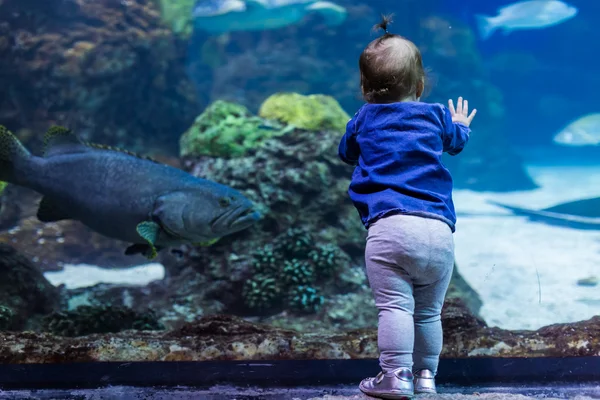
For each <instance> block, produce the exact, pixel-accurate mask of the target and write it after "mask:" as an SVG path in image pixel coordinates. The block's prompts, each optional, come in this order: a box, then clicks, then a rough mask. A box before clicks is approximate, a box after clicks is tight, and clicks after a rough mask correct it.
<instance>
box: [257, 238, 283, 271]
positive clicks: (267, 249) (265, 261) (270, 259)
mask: <svg viewBox="0 0 600 400" xmlns="http://www.w3.org/2000/svg"><path fill="white" fill-rule="evenodd" d="M252 258H253V263H252V268H253V270H254V272H255V273H256V274H263V273H264V274H275V273H276V272H277V271H278V270H279V268H280V267H281V264H283V257H282V256H281V254H280V253H278V252H276V251H275V250H274V249H273V246H271V245H265V246H263V247H262V248H260V249H258V250H257V251H256V252H254V254H253V255H252Z"/></svg>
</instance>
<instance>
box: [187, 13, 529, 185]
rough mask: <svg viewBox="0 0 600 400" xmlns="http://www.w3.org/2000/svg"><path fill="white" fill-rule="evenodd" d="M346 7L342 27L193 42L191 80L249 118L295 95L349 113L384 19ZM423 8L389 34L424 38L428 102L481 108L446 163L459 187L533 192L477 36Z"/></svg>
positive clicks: (315, 24) (309, 26) (312, 25)
mask: <svg viewBox="0 0 600 400" xmlns="http://www.w3.org/2000/svg"><path fill="white" fill-rule="evenodd" d="M344 6H346V7H347V9H348V17H347V21H346V22H345V24H344V25H343V27H340V28H339V29H337V30H336V29H332V28H327V27H325V26H324V25H323V24H322V23H320V22H319V21H318V20H311V19H309V20H308V21H306V22H305V23H304V24H301V25H298V26H296V25H294V26H290V27H286V28H283V29H279V30H277V31H274V32H261V33H260V34H257V33H249V32H233V33H229V34H228V35H227V37H226V38H219V39H217V38H211V37H208V38H205V39H204V41H200V42H199V43H197V44H196V45H195V47H197V50H198V51H197V52H196V53H194V54H196V55H197V57H195V58H194V57H192V60H191V61H190V63H191V66H190V70H191V71H192V76H195V77H196V79H195V81H196V84H197V85H198V87H200V88H201V89H200V90H201V91H202V92H204V93H210V95H209V96H208V99H209V101H210V102H215V101H217V100H225V101H228V102H232V103H236V104H239V105H243V106H245V107H246V108H247V109H248V110H249V111H250V112H251V113H259V110H260V108H261V107H263V105H262V104H263V103H264V102H265V101H266V99H267V98H269V97H270V96H271V95H272V94H274V93H277V92H296V93H302V94H308V93H321V94H324V95H328V96H332V97H334V98H335V99H336V100H337V101H338V102H339V103H340V104H341V105H342V107H343V108H344V109H345V110H346V111H347V112H348V113H350V114H352V113H354V111H355V110H357V109H358V107H360V105H361V104H362V100H361V98H360V88H359V82H360V79H359V71H358V65H357V64H358V56H359V54H360V51H362V48H363V46H365V45H366V44H367V43H368V41H370V40H372V39H373V36H372V35H369V32H370V29H371V27H372V24H373V23H374V22H376V21H377V20H378V18H379V14H378V13H376V12H375V11H374V9H373V8H372V7H369V6H368V5H367V4H359V5H357V4H344ZM433 10H434V8H432V12H434V11H433ZM418 11H419V14H420V15H419V17H421V19H420V20H418V19H415V22H414V23H410V24H401V23H400V22H399V23H398V24H392V26H391V28H390V30H391V31H392V32H394V33H396V32H397V33H401V34H403V35H405V36H408V37H409V38H419V40H418V42H417V45H418V46H419V48H420V49H421V52H422V55H423V60H424V63H425V67H426V68H427V69H428V77H427V84H426V96H424V98H423V101H427V102H439V103H442V104H447V101H448V99H449V98H452V99H454V100H456V98H457V97H458V96H464V97H465V98H468V99H469V102H470V104H471V105H472V107H476V108H477V109H478V111H479V112H478V116H477V119H476V122H475V123H474V124H473V134H472V135H471V140H470V143H469V145H468V146H467V148H466V149H465V151H463V152H462V153H461V154H460V156H458V157H450V156H447V157H445V158H444V160H445V162H446V164H447V165H448V167H449V168H450V169H451V171H452V173H453V180H454V183H455V187H457V188H463V189H472V190H477V191H500V192H504V191H514V190H528V189H534V188H536V187H537V185H536V184H535V183H534V182H533V181H532V179H531V178H530V177H529V175H528V174H527V172H526V171H525V168H524V166H523V162H522V160H521V159H520V158H519V156H518V155H517V154H516V152H515V151H514V150H513V148H512V145H511V143H510V142H509V141H508V140H507V139H506V138H505V135H504V134H503V132H505V131H506V130H508V129H514V127H513V126H512V125H510V124H508V123H507V122H506V118H505V111H504V99H503V96H502V92H501V91H500V89H499V88H497V87H495V86H494V85H493V84H492V83H491V82H490V81H489V77H488V75H489V74H488V72H487V71H486V68H485V66H484V64H483V60H482V57H481V56H480V54H479V51H478V49H477V40H476V34H475V32H473V31H472V30H471V28H470V27H469V26H467V25H465V24H464V22H461V21H458V20H454V19H452V18H450V17H444V16H440V15H435V14H431V15H429V14H424V13H427V12H428V11H427V10H418ZM398 18H399V19H400V20H402V18H401V17H398ZM448 26H452V29H448ZM207 76H211V77H212V79H206V77H207ZM507 177H510V179H508V178H507Z"/></svg>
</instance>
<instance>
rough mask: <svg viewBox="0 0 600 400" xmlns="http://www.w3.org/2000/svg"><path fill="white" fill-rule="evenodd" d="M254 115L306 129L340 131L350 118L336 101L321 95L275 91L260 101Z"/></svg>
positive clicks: (344, 127)
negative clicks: (256, 113)
mask: <svg viewBox="0 0 600 400" xmlns="http://www.w3.org/2000/svg"><path fill="white" fill-rule="evenodd" d="M258 114H259V115H260V116H261V117H263V118H266V119H271V120H276V121H280V122H283V123H286V124H290V125H293V126H296V127H298V128H301V129H306V130H309V131H320V130H333V131H339V132H342V131H344V130H345V129H346V124H347V123H348V120H349V119H350V116H349V115H348V114H347V113H346V111H344V109H343V108H342V107H341V106H340V104H339V103H338V102H337V100H335V99H334V98H333V97H331V96H326V95H322V94H313V95H308V96H305V95H301V94H298V93H276V94H273V95H271V96H270V97H269V98H267V99H266V100H265V101H264V102H263V104H262V105H261V106H260V110H259V113H258Z"/></svg>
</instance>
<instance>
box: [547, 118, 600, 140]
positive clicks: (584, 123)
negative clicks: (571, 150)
mask: <svg viewBox="0 0 600 400" xmlns="http://www.w3.org/2000/svg"><path fill="white" fill-rule="evenodd" d="M552 141H553V142H554V143H556V144H559V145H561V146H570V147H580V146H597V145H599V144H600V113H594V114H587V115H584V116H583V117H581V118H578V119H576V120H575V121H573V122H571V123H569V124H568V125H567V126H566V127H565V128H563V129H562V130H561V131H560V132H558V133H557V134H556V135H555V136H554V138H552Z"/></svg>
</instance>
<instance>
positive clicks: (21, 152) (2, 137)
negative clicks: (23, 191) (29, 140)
mask: <svg viewBox="0 0 600 400" xmlns="http://www.w3.org/2000/svg"><path fill="white" fill-rule="evenodd" d="M30 157H31V153H29V150H27V149H26V148H25V146H23V144H22V143H21V142H20V141H19V139H18V138H17V137H16V136H15V135H13V133H12V132H11V131H9V130H8V129H6V127H4V126H2V125H0V181H4V182H8V183H15V179H16V178H17V177H18V172H17V171H18V169H19V165H20V164H21V163H23V162H24V161H26V160H27V159H29V158H30Z"/></svg>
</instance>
